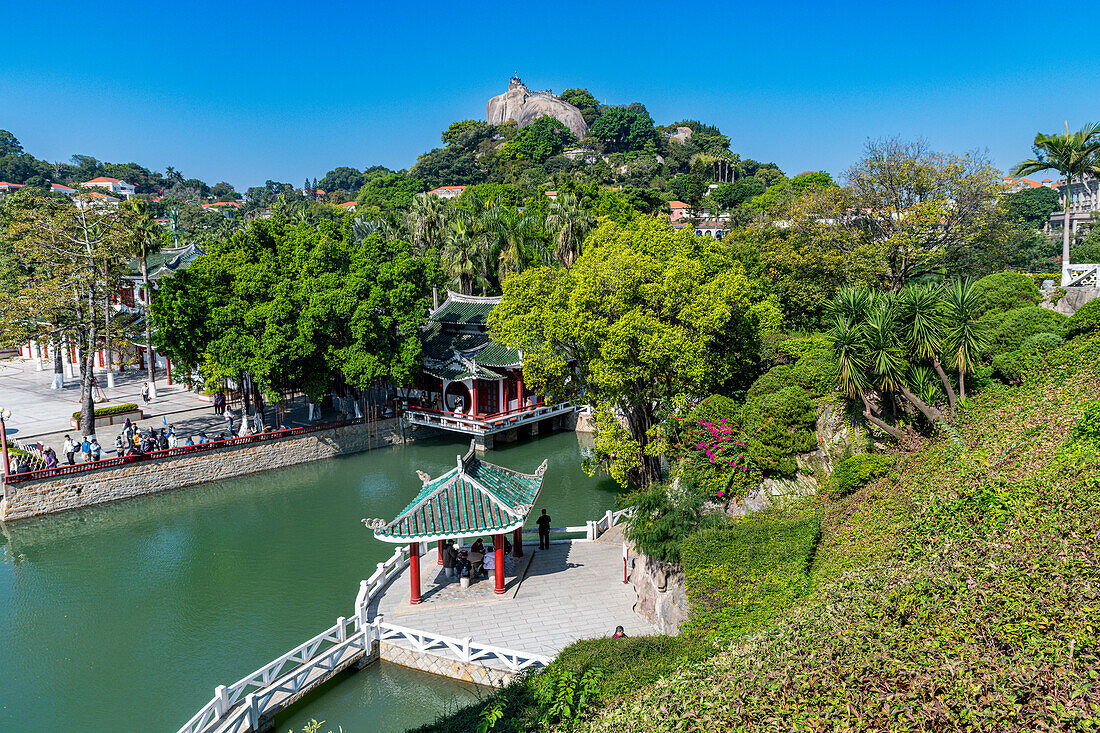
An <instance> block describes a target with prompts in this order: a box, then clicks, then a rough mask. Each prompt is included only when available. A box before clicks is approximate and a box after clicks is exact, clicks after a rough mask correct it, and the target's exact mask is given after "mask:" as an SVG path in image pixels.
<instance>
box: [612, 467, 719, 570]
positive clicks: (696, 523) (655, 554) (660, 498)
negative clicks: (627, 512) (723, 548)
mask: <svg viewBox="0 0 1100 733" xmlns="http://www.w3.org/2000/svg"><path fill="white" fill-rule="evenodd" d="M702 504H703V502H702V497H701V496H699V495H697V494H682V495H680V496H677V497H673V496H672V494H671V493H670V492H669V489H668V487H667V486H665V485H664V484H650V485H649V486H647V487H646V488H644V489H639V490H638V491H635V492H633V493H631V494H628V495H627V496H626V497H624V498H623V505H624V506H631V507H634V514H633V515H632V516H631V517H630V519H629V520H627V523H626V529H625V534H626V538H627V539H628V540H630V541H631V542H632V543H633V544H634V546H635V547H637V548H638V551H639V552H642V553H644V554H646V555H649V556H650V557H652V558H656V559H657V560H661V561H662V562H671V563H678V562H680V545H681V543H682V542H683V541H684V538H685V537H687V536H688V535H690V534H691V533H692V532H695V531H696V530H698V529H699V528H700V527H704V526H709V525H712V524H715V523H717V522H720V521H721V520H722V517H723V516H724V515H721V514H704V513H703V511H702Z"/></svg>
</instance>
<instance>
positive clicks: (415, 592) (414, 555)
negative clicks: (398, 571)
mask: <svg viewBox="0 0 1100 733" xmlns="http://www.w3.org/2000/svg"><path fill="white" fill-rule="evenodd" d="M409 581H410V582H411V584H412V593H411V594H410V595H409V603H411V604H412V605H414V606H415V605H416V604H418V603H420V543H419V542H410V543H409Z"/></svg>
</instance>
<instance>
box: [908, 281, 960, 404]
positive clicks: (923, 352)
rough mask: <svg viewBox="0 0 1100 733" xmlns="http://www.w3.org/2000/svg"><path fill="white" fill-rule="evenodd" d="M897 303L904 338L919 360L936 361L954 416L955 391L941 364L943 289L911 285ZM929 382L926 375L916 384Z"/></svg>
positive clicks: (936, 370) (937, 374)
mask: <svg viewBox="0 0 1100 733" xmlns="http://www.w3.org/2000/svg"><path fill="white" fill-rule="evenodd" d="M897 303H898V317H899V324H900V326H901V329H902V334H903V337H904V338H905V340H906V342H908V344H909V348H910V349H911V351H912V352H913V353H914V354H916V356H917V357H918V358H921V359H927V360H929V361H930V362H932V369H933V370H935V372H936V376H937V377H939V380H940V383H941V384H942V385H943V390H944V392H945V393H947V402H948V406H949V409H950V411H951V413H952V414H954V412H955V403H956V397H955V389H954V387H952V385H951V380H950V379H948V378H947V373H946V372H945V371H944V370H943V364H942V363H941V362H940V352H941V351H942V350H943V333H944V328H945V313H944V302H943V297H942V293H941V292H940V289H939V288H938V287H934V286H931V285H920V284H916V285H910V286H908V287H906V288H905V289H904V290H902V291H901V294H900V295H899V296H898V299H897ZM925 381H926V380H924V379H923V376H922V378H921V379H919V380H917V381H915V382H913V383H914V384H916V385H921V384H924V382H925ZM927 401H928V400H925V402H927Z"/></svg>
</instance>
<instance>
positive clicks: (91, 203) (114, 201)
mask: <svg viewBox="0 0 1100 733" xmlns="http://www.w3.org/2000/svg"><path fill="white" fill-rule="evenodd" d="M121 200H122V199H120V198H117V197H115V196H108V195H107V194H105V193H100V192H99V191H93V192H92V193H82V194H80V195H79V196H74V197H73V203H75V204H76V207H77V208H78V209H86V208H95V207H98V206H109V207H115V206H118V202H119V201H121Z"/></svg>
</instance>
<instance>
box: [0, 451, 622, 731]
mask: <svg viewBox="0 0 1100 733" xmlns="http://www.w3.org/2000/svg"><path fill="white" fill-rule="evenodd" d="M585 438H586V436H581V435H577V434H573V433H559V434H552V435H547V436H545V437H543V438H541V439H537V440H529V441H525V442H521V443H517V444H513V445H507V446H503V447H502V448H501V449H500V450H497V451H494V452H492V453H490V454H488V456H487V458H488V460H490V461H493V462H496V463H500V464H501V465H504V466H508V467H510V468H515V469H518V470H523V471H532V470H534V468H535V467H537V466H538V464H539V463H540V462H541V461H542V460H543V458H549V467H548V470H547V474H546V480H545V483H544V488H543V493H542V496H541V498H540V501H539V503H538V504H537V505H536V507H535V512H536V513H537V512H538V510H539V509H541V508H543V507H545V508H546V509H547V510H548V511H549V512H550V514H551V515H552V516H553V517H554V520H555V524H581V523H583V521H584V520H585V519H589V518H594V517H597V516H599V515H600V514H602V513H603V511H604V510H606V509H608V508H611V507H612V506H613V505H614V501H615V495H616V494H615V488H614V486H613V484H611V483H610V482H608V481H606V480H597V479H593V478H590V477H588V476H586V475H584V473H583V472H582V471H581V470H580V468H579V461H580V445H579V442H580V441H584V440H585ZM467 445H468V444H467V443H466V442H464V441H462V440H448V439H437V440H431V441H425V442H422V443H415V444H411V445H409V446H403V447H394V448H386V449H380V450H377V451H374V452H372V453H369V454H359V455H356V456H347V457H343V458H338V459H333V460H328V461H321V462H317V463H312V464H306V465H303V466H298V467H294V468H288V469H280V470H277V471H270V472H266V473H262V474H255V475H253V476H248V477H243V478H237V479H231V480H226V481H221V482H216V483H212V484H207V485H204V486H200V487H194V488H189V489H183V490H180V491H174V492H168V493H166V494H161V495H158V496H150V497H144V498H140V499H134V500H130V501H125V502H119V503H116V504H109V505H104V506H100V507H93V508H90V509H86V510H81V511H76V512H69V513H66V514H61V515H57V516H54V517H46V518H43V519H39V520H30V521H27V522H20V523H16V524H12V525H9V526H6V527H4V526H3V525H0V681H2V685H3V687H2V690H0V730H5V731H6V730H12V731H37V730H81V731H110V732H111V733H117V732H119V731H159V730H175V729H176V728H178V727H179V726H180V725H182V724H183V722H184V721H186V720H187V719H188V718H189V717H190V716H191V715H192V714H193V713H194V711H195V710H196V709H197V708H198V707H200V706H201V705H202V704H203V703H204V702H205V701H206V700H208V699H209V698H210V697H211V696H212V695H213V691H214V686H215V685H217V684H228V683H230V682H232V681H235V680H237V679H239V678H241V677H243V676H244V675H245V674H247V673H248V672H250V671H252V670H253V669H256V668H258V667H260V666H262V665H264V664H266V663H267V662H268V661H270V660H271V659H273V658H274V657H276V656H278V655H280V654H282V653H283V652H285V651H286V650H287V649H289V648H291V647H292V646H295V645H297V644H299V643H300V642H301V641H303V640H304V639H306V638H308V637H310V636H312V635H313V634H315V633H316V632H317V631H319V630H321V629H323V628H325V627H327V626H330V625H331V624H332V623H334V622H335V619H336V618H337V617H338V616H350V615H351V613H352V603H353V601H354V598H355V593H356V591H357V590H358V585H359V581H360V580H361V579H363V578H365V577H367V576H368V575H369V574H370V573H371V572H372V571H373V569H374V567H375V564H376V563H378V562H380V561H382V560H384V559H385V558H386V557H387V556H388V555H390V554H391V552H392V549H393V548H392V546H390V545H385V544H383V543H380V542H377V541H375V540H374V539H373V538H372V537H371V536H370V534H369V532H367V531H366V530H365V529H364V528H363V525H362V524H360V522H359V520H360V519H361V518H363V517H387V516H393V515H394V514H396V512H398V511H400V510H401V509H402V508H403V507H404V506H405V504H406V503H407V502H408V500H409V499H410V498H411V497H412V495H413V494H414V493H415V491H416V490H417V489H418V488H419V485H420V482H419V480H418V479H417V478H416V470H417V469H420V470H423V471H427V472H428V473H430V474H431V475H433V476H436V475H439V474H440V473H443V472H444V471H447V470H449V469H450V468H451V467H452V466H454V461H455V455H456V454H457V453H460V452H463V451H464V450H465V449H466V447H467ZM475 694H476V693H475V692H474V691H473V690H471V689H469V687H468V686H464V685H462V684H460V683H458V682H456V681H453V680H446V679H442V678H438V677H435V676H432V675H427V674H423V673H418V672H413V671H411V670H405V669H402V668H395V667H392V666H389V665H375V666H373V667H372V668H370V669H368V670H366V671H364V672H361V673H359V674H356V675H349V676H348V677H346V678H344V679H341V681H339V682H338V683H337V684H335V685H333V686H332V687H331V688H330V691H328V692H325V693H323V694H322V695H320V696H317V697H314V698H312V699H310V700H307V701H306V702H305V703H304V704H303V705H302V706H300V708H299V709H297V710H294V711H291V715H290V716H289V718H288V721H289V723H290V724H292V725H294V726H295V727H296V728H297V729H300V728H301V725H300V724H298V723H299V722H304V721H305V720H308V719H309V718H310V717H315V718H317V719H326V720H327V721H328V723H329V725H331V727H332V728H333V729H336V727H337V726H343V727H344V730H346V731H352V730H354V731H356V732H357V733H374V732H376V731H378V732H380V731H398V730H403V729H404V728H405V727H406V726H407V725H413V724H419V723H421V722H425V721H428V720H431V719H433V718H434V717H435V716H436V715H437V714H438V713H439V712H440V711H442V710H445V709H447V708H449V707H454V706H456V705H458V704H460V703H461V702H463V701H466V700H470V699H472V696H474V695H475ZM303 716H304V717H303ZM285 727H286V726H284V725H283V724H282V723H280V731H282V730H283V729H284V728H285Z"/></svg>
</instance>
